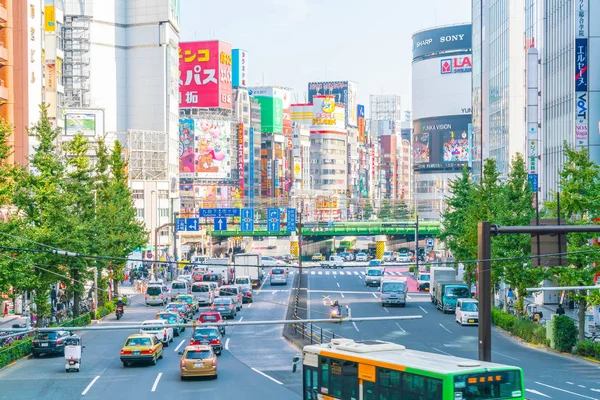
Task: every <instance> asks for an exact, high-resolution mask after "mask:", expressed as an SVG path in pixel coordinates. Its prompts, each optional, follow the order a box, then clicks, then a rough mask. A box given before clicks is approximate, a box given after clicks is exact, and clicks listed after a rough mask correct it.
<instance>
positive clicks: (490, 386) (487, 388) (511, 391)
mask: <svg viewBox="0 0 600 400" xmlns="http://www.w3.org/2000/svg"><path fill="white" fill-rule="evenodd" d="M521 396H523V394H522V393H521V377H520V374H519V371H491V372H486V373H482V374H464V375H456V376H455V377H454V398H456V399H464V400H491V399H510V398H515V397H517V398H521Z"/></svg>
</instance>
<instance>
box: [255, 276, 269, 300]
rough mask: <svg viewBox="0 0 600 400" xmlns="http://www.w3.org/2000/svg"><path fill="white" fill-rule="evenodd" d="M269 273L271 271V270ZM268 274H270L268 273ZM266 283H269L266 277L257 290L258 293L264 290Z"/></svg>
mask: <svg viewBox="0 0 600 400" xmlns="http://www.w3.org/2000/svg"><path fill="white" fill-rule="evenodd" d="M269 273H271V271H269ZM267 275H268V274H267ZM265 283H267V278H266V277H265V279H264V280H263V281H262V284H261V285H260V287H259V288H258V290H257V291H256V294H260V291H261V290H262V288H263V286H265Z"/></svg>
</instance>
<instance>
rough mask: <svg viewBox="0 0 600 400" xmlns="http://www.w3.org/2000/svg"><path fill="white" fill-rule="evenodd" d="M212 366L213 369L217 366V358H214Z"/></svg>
mask: <svg viewBox="0 0 600 400" xmlns="http://www.w3.org/2000/svg"><path fill="white" fill-rule="evenodd" d="M212 366H213V367H216V366H217V359H216V358H213V360H212Z"/></svg>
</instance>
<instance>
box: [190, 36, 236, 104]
mask: <svg viewBox="0 0 600 400" xmlns="http://www.w3.org/2000/svg"><path fill="white" fill-rule="evenodd" d="M231 67H232V59H231V44H229V43H227V42H222V41H219V40H211V41H205V42H184V43H179V106H180V107H181V108H195V107H198V108H201V107H219V108H231V95H232V88H231V78H232V71H231Z"/></svg>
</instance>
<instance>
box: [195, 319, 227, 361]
mask: <svg viewBox="0 0 600 400" xmlns="http://www.w3.org/2000/svg"><path fill="white" fill-rule="evenodd" d="M221 338H222V337H221V334H220V333H219V330H218V329H217V328H216V327H213V326H207V327H202V328H197V329H196V330H194V333H192V337H191V338H190V346H193V345H204V346H208V345H210V346H211V347H212V349H213V351H214V352H215V354H216V355H218V356H220V355H221V352H222V351H223V345H222V343H221Z"/></svg>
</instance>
